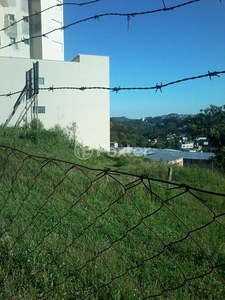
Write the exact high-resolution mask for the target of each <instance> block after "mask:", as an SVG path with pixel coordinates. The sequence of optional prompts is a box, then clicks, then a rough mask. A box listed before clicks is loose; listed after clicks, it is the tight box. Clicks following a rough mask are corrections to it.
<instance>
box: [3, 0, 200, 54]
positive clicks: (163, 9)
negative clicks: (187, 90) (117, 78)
mask: <svg viewBox="0 0 225 300" xmlns="http://www.w3.org/2000/svg"><path fill="white" fill-rule="evenodd" d="M200 1H202V0H190V1H188V2H184V3H181V4H178V5H175V6H171V7H169V8H166V10H174V9H178V8H181V7H184V6H186V5H190V4H193V3H196V2H200ZM94 2H95V1H94ZM91 3H92V1H91ZM88 4H90V3H88ZM63 5H66V3H65V4H63ZM67 5H72V4H71V3H67ZM76 5H77V4H76ZM55 6H57V5H54V6H52V7H49V8H47V9H45V10H43V11H41V12H38V13H43V12H44V11H46V10H49V9H51V8H53V7H55ZM163 11H165V8H159V9H154V10H148V11H142V12H132V13H129V12H128V13H113V12H111V13H104V14H99V15H94V16H91V17H88V18H85V19H82V20H79V21H76V22H73V23H70V24H68V25H65V26H61V27H59V28H54V29H52V30H50V31H48V32H45V33H43V34H40V35H36V36H31V37H29V38H27V39H28V40H29V39H30V40H31V39H35V38H40V37H46V36H47V35H49V34H51V33H53V32H56V31H59V30H65V29H68V28H69V27H72V26H75V25H78V24H80V23H84V22H88V21H90V20H96V19H98V20H99V19H100V18H102V17H110V16H111V17H113V16H114V17H126V19H127V22H128V29H129V21H130V17H135V16H142V15H147V14H153V13H159V12H163ZM36 14H37V13H35V14H33V15H36ZM33 15H30V16H29V18H30V17H32V16H33ZM20 21H21V20H20ZM17 22H19V21H17ZM10 26H11V25H9V27H10ZM5 29H7V28H3V29H2V30H5ZM19 43H22V41H17V42H15V43H14V44H19ZM10 46H12V44H9V45H5V46H1V47H0V50H1V49H4V48H7V47H10Z"/></svg>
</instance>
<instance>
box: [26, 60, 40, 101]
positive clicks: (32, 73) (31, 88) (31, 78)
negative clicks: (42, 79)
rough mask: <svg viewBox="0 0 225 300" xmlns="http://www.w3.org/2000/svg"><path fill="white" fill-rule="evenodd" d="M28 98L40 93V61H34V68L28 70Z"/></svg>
mask: <svg viewBox="0 0 225 300" xmlns="http://www.w3.org/2000/svg"><path fill="white" fill-rule="evenodd" d="M26 89H27V94H26V99H27V100H28V99H30V98H32V97H33V96H35V95H37V94H38V93H39V63H38V62H36V63H33V68H32V69H30V70H29V71H27V72H26Z"/></svg>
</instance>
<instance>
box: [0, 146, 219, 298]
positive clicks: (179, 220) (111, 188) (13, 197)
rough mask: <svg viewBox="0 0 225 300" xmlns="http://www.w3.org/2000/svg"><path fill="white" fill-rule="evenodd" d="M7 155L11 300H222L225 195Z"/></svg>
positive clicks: (3, 155) (4, 179) (1, 155)
mask: <svg viewBox="0 0 225 300" xmlns="http://www.w3.org/2000/svg"><path fill="white" fill-rule="evenodd" d="M0 150H1V151H0V170H1V173H0V186H1V189H0V195H1V197H2V199H3V201H1V203H0V213H1V214H0V216H1V224H2V225H1V228H0V237H1V244H0V258H1V261H0V262H1V264H0V268H1V271H2V274H3V276H2V278H1V290H0V296H1V297H2V298H3V299H15V298H23V299H29V298H30V297H29V296H31V295H32V297H34V299H46V298H49V297H50V298H57V297H60V298H65V299H91V297H95V298H96V299H105V300H106V299H118V298H123V299H149V298H155V297H160V296H164V297H165V296H166V297H167V298H169V299H181V298H194V299H200V298H201V297H203V296H204V295H207V297H208V298H211V297H215V298H216V299H221V297H222V295H223V294H224V291H225V280H224V274H223V272H224V271H223V270H224V267H225V256H224V252H223V247H224V245H223V239H222V236H223V235H224V233H225V224H224V222H223V218H224V216H225V211H224V205H223V203H224V201H225V194H224V193H220V192H216V191H208V190H204V189H199V188H195V187H191V186H189V185H187V184H182V183H176V182H171V181H166V180H163V179H155V178H151V177H149V176H147V175H137V174H132V173H129V172H122V171H118V170H115V171H114V170H111V169H109V168H107V169H98V168H91V167H87V166H83V165H81V164H79V163H77V162H76V163H74V162H70V161H66V160H59V159H54V158H52V157H50V158H48V157H45V156H37V155H34V154H29V153H27V152H25V151H21V150H19V149H17V148H12V147H9V146H6V145H1V144H0ZM168 186H170V188H168ZM198 280H201V285H199V284H198ZM114 295H117V298H116V297H114ZM181 296H182V297H181Z"/></svg>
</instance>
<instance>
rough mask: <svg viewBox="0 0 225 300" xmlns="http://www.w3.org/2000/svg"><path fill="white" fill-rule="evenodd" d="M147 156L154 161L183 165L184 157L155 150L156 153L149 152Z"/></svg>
mask: <svg viewBox="0 0 225 300" xmlns="http://www.w3.org/2000/svg"><path fill="white" fill-rule="evenodd" d="M147 157H148V158H149V159H150V160H152V161H158V162H163V163H168V164H177V165H178V166H181V167H183V158H182V157H179V158H177V157H174V156H173V155H170V154H168V153H163V152H158V153H157V152H155V153H151V154H148V155H147Z"/></svg>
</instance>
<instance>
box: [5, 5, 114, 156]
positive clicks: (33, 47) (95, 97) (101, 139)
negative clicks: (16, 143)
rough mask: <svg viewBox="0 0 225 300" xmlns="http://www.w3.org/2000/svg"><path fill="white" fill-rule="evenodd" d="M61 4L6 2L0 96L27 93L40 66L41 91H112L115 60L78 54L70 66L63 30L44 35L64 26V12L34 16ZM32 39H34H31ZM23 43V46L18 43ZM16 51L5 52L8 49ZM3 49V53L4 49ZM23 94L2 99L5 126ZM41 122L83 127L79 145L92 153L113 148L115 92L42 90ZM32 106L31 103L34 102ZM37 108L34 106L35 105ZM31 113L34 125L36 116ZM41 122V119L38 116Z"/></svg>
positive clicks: (14, 121)
mask: <svg viewBox="0 0 225 300" xmlns="http://www.w3.org/2000/svg"><path fill="white" fill-rule="evenodd" d="M62 2H63V1H59V0H0V28H6V27H8V26H9V25H10V24H11V23H13V22H17V21H19V20H22V21H19V22H18V23H15V24H14V25H12V26H9V27H8V28H7V29H5V30H2V31H0V78H1V81H0V95H2V94H8V93H10V92H14V91H22V90H23V89H24V87H25V83H26V82H25V74H26V72H27V71H28V70H30V69H31V68H32V67H33V63H35V62H36V61H38V62H39V84H40V86H39V87H40V88H43V87H46V88H49V87H50V86H54V87H84V86H85V87H86V86H87V87H109V58H108V57H106V56H93V55H78V56H76V57H75V58H74V59H73V60H72V61H69V62H65V61H64V43H63V30H57V31H55V32H53V33H51V34H50V35H48V38H45V37H43V36H41V37H39V38H32V37H35V36H37V35H42V34H45V33H47V32H49V31H51V30H52V29H55V28H61V27H62V26H63V7H62V6H56V7H53V8H51V9H49V10H47V11H45V12H43V13H41V14H36V15H35V16H34V17H31V16H30V15H31V14H33V13H35V12H39V11H42V10H45V9H46V8H48V7H51V6H54V5H56V4H62ZM29 38H31V39H29ZM21 39H22V40H23V42H22V43H18V44H14V43H16V42H17V41H21ZM9 44H11V45H10V47H4V46H5V45H9ZM1 47H2V48H1ZM18 97H19V94H16V95H12V96H10V97H0V124H5V122H6V120H7V119H8V117H9V115H10V113H11V112H12V110H13V107H14V105H15V103H16V101H17V100H18ZM37 101H38V104H37V106H38V109H37V112H38V119H39V120H40V121H41V122H42V123H43V124H44V126H45V128H47V129H48V128H50V127H54V126H55V125H57V124H58V125H60V126H61V127H63V128H65V127H67V126H69V125H70V124H71V123H72V122H75V123H76V125H77V134H76V135H77V137H76V138H77V140H78V141H79V142H81V143H83V144H85V145H86V144H87V145H88V146H90V147H92V148H97V149H98V148H104V149H106V150H109V148H110V126H109V125H110V103H109V91H108V90H101V89H93V90H85V91H82V90H72V89H71V90H69V89H61V90H55V91H54V92H53V91H42V90H41V89H40V91H39V94H38V97H37ZM30 103H31V101H30ZM25 106H26V99H25V97H24V98H23V100H22V102H21V104H20V105H19V107H18V109H17V110H16V112H15V114H14V115H13V117H12V118H11V119H10V122H9V124H8V125H11V126H14V125H16V124H17V121H18V119H19V116H20V115H21V113H22V111H23V109H24V108H25ZM32 106H33V104H32ZM35 111H36V110H35V109H34V107H31V108H30V111H29V113H28V114H27V115H26V117H27V116H28V119H27V120H28V121H30V120H31V119H32V118H33V117H34V114H35ZM35 117H37V116H35Z"/></svg>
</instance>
